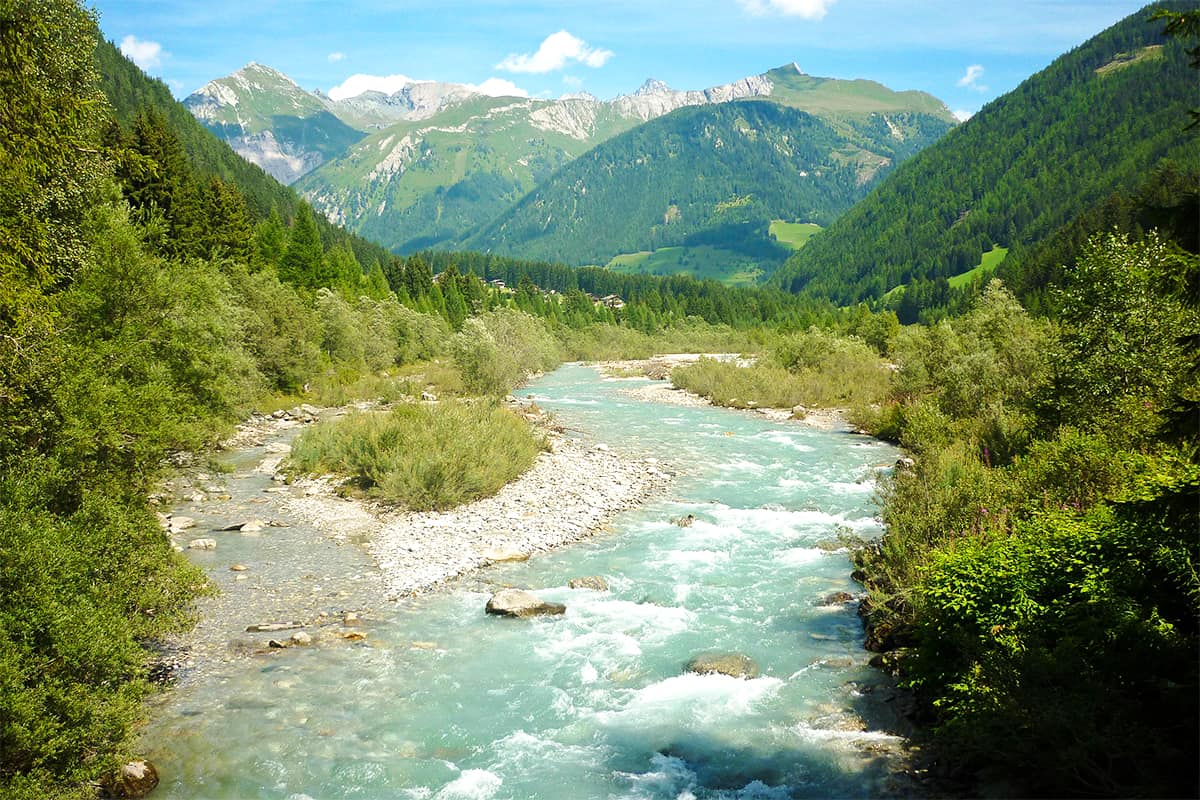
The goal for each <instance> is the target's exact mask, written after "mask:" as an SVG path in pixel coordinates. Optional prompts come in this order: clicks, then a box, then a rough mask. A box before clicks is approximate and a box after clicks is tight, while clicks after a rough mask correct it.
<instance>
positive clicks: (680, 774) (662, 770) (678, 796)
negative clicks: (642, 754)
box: [617, 753, 696, 800]
mask: <svg viewBox="0 0 1200 800" xmlns="http://www.w3.org/2000/svg"><path fill="white" fill-rule="evenodd" d="M617 777H618V778H623V779H625V780H627V781H629V784H630V792H629V794H625V795H622V796H621V798H622V800H659V799H660V798H674V800H696V795H695V794H694V793H693V792H692V790H693V789H695V788H696V773H695V772H692V770H690V769H688V765H687V763H686V762H685V761H684V760H683V759H682V758H676V757H674V756H667V755H663V754H662V753H655V754H654V755H652V756H651V757H650V770H649V771H648V772H641V773H636V772H618V773H617Z"/></svg>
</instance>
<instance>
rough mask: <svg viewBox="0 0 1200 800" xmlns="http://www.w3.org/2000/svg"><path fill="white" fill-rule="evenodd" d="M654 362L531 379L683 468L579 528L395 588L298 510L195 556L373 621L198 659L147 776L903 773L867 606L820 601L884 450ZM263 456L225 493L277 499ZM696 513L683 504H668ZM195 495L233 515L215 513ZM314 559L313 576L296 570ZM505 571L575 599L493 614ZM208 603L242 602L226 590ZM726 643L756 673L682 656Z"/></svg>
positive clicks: (894, 788)
mask: <svg viewBox="0 0 1200 800" xmlns="http://www.w3.org/2000/svg"><path fill="white" fill-rule="evenodd" d="M641 383H644V382H638V381H605V380H601V379H600V377H599V375H598V373H597V372H596V371H595V370H593V369H591V368H588V367H584V366H576V365H569V366H566V367H563V368H561V369H560V370H558V371H556V372H554V373H551V374H549V375H547V376H545V377H543V378H541V379H539V380H538V381H536V382H535V383H533V384H532V385H530V386H529V387H527V388H526V389H525V390H523V391H522V392H520V393H519V394H522V395H525V396H530V397H532V398H534V399H535V401H536V402H537V404H538V405H539V406H541V407H543V408H545V409H548V410H550V411H552V412H554V413H555V414H556V415H557V417H558V419H559V421H560V422H561V423H562V424H564V425H565V426H567V428H568V430H569V431H571V432H574V435H585V436H586V437H588V439H589V440H592V441H595V442H604V443H607V444H608V445H609V446H610V447H611V448H612V449H613V450H615V451H618V452H628V453H630V454H631V455H636V456H639V457H648V456H654V457H657V458H658V459H659V461H660V463H661V465H662V466H663V468H665V469H667V470H669V471H671V472H673V473H678V474H677V477H676V478H675V480H674V481H673V482H672V484H671V485H670V487H669V488H668V490H667V492H666V494H665V495H664V496H662V497H660V498H658V499H656V500H654V501H651V502H650V503H649V504H647V505H645V506H643V507H642V508H640V509H637V510H635V511H631V512H627V513H625V514H623V515H621V516H620V517H618V518H617V520H616V521H615V523H614V524H613V525H612V526H611V531H606V532H604V533H601V534H600V535H598V536H596V537H594V538H592V539H589V540H587V541H584V542H581V543H578V544H575V545H572V546H568V547H565V548H562V549H560V550H558V551H556V552H553V553H551V554H548V555H544V556H541V557H538V558H535V559H533V560H531V561H529V562H526V563H523V564H515V565H503V566H496V567H492V568H490V569H487V570H484V571H483V572H481V573H479V574H478V575H475V576H473V577H471V578H469V579H464V580H462V581H460V582H458V583H456V584H453V585H451V586H449V587H447V588H445V589H442V590H439V591H436V592H432V593H429V594H427V595H424V596H421V597H418V598H413V599H411V600H401V601H400V602H398V603H397V602H387V601H386V600H383V599H382V596H380V597H379V598H378V599H374V598H373V596H372V595H371V592H370V591H369V590H364V589H361V588H357V587H360V585H368V584H370V583H371V581H372V577H371V574H370V571H371V569H372V568H371V566H370V564H369V560H368V559H367V557H366V556H365V554H364V552H363V549H362V547H361V546H358V545H353V544H351V545H345V546H340V547H337V546H333V545H330V544H329V543H328V542H318V543H316V544H314V545H313V546H312V547H305V546H303V544H302V542H301V538H302V537H303V536H304V535H305V531H304V529H303V528H302V526H299V525H297V526H294V527H289V528H279V529H278V530H275V529H269V530H267V531H264V532H263V534H262V535H261V536H258V537H247V536H241V537H237V539H236V540H233V539H229V540H228V543H227V540H225V539H222V543H221V548H220V549H219V550H217V551H214V552H212V553H205V552H200V553H196V554H195V559H196V560H197V561H198V562H200V563H201V564H202V565H203V566H204V567H205V568H206V569H208V570H209V572H210V574H211V575H213V577H214V580H216V581H217V582H218V583H223V584H224V585H225V586H227V587H228V589H229V591H230V592H233V591H235V590H236V589H237V586H235V585H234V584H233V583H232V581H233V580H234V577H233V575H232V574H231V573H229V571H228V566H229V564H230V563H231V560H232V559H236V560H239V561H244V562H246V563H247V564H249V565H250V566H251V568H252V570H251V572H249V573H247V574H253V575H255V580H257V581H264V580H266V581H268V582H270V584H271V586H270V587H267V588H271V590H272V591H275V592H276V593H279V592H282V593H284V594H287V593H288V592H292V593H304V592H308V594H309V595H312V596H314V597H318V596H319V599H318V600H313V601H312V602H313V603H315V604H316V605H321V604H322V603H324V604H326V605H327V606H328V608H329V610H330V613H337V612H338V611H339V608H340V607H339V605H338V604H339V603H341V604H342V606H341V607H348V606H346V603H348V602H352V601H354V602H358V605H357V606H354V607H356V608H359V609H361V612H360V613H361V615H362V616H363V618H364V621H365V622H366V625H365V626H364V628H363V630H364V632H366V633H367V638H366V639H364V640H362V641H357V642H343V641H341V640H339V642H340V643H339V644H338V645H337V646H323V645H322V644H321V643H318V646H316V647H294V648H289V649H287V650H285V651H281V652H277V653H275V654H266V655H259V656H246V657H242V658H239V659H233V660H226V661H225V662H223V663H221V664H219V665H210V666H207V667H206V666H205V665H203V664H201V665H200V666H198V667H196V668H195V669H194V670H192V671H191V673H190V674H187V675H185V676H184V679H183V680H182V681H181V682H180V685H179V686H177V687H176V688H175V689H173V690H172V691H170V692H168V693H167V694H166V696H165V698H164V699H163V701H162V702H161V703H160V704H159V706H158V707H156V708H155V709H154V719H153V720H152V722H151V723H150V724H149V725H148V728H147V730H146V733H145V737H144V740H143V741H144V747H143V751H144V752H146V753H147V755H148V756H149V757H150V758H151V759H152V760H153V761H154V762H155V763H156V765H157V766H158V768H159V771H160V774H161V775H162V778H163V783H162V785H160V787H159V788H158V789H157V790H156V792H155V794H154V797H156V798H159V800H165V799H166V798H180V799H182V798H188V799H189V800H190V799H193V798H214V799H216V798H279V799H280V800H307V799H309V798H311V799H312V800H325V799H326V798H428V799H429V800H458V799H460V798H462V799H469V800H488V799H489V798H498V799H499V798H513V799H514V800H524V799H526V798H528V799H530V800H532V799H533V798H549V799H554V800H556V799H558V798H564V799H565V798H580V799H581V800H586V799H587V798H605V799H608V798H631V799H632V798H636V799H638V800H641V799H645V800H651V799H652V798H653V799H657V798H670V799H671V800H702V799H707V798H745V799H746V800H750V799H751V798H810V797H811V798H837V797H867V796H885V795H891V794H896V793H898V792H899V793H904V789H903V787H902V786H901V785H900V784H899V783H897V781H896V780H895V779H894V776H893V771H894V770H895V769H896V768H897V766H896V765H897V763H898V762H897V756H896V754H897V752H898V750H899V749H900V748H899V744H900V740H899V739H898V738H897V737H896V736H893V735H892V734H890V733H887V732H885V731H884V730H882V729H880V728H879V727H878V725H879V724H880V723H879V722H878V720H880V719H883V717H882V716H881V714H882V711H884V710H886V705H887V704H886V703H883V702H881V697H880V696H881V695H883V694H886V692H885V691H884V690H882V689H880V690H879V691H872V689H873V688H874V687H875V686H876V685H878V684H880V683H881V678H880V676H879V675H878V673H876V672H875V671H874V670H872V669H870V668H869V667H867V666H866V661H867V656H868V654H867V653H866V652H864V651H863V650H862V628H861V624H860V622H859V620H858V618H857V616H856V614H855V611H854V607H853V604H838V605H833V606H826V605H822V603H821V600H822V599H823V598H825V597H826V596H828V595H829V594H830V593H832V592H836V591H848V592H855V591H858V590H859V587H858V586H857V585H856V584H854V583H853V582H852V581H851V580H850V578H849V572H850V564H849V561H848V557H847V553H846V551H845V550H839V549H835V548H834V547H832V546H831V544H830V542H834V541H836V539H837V536H838V534H839V532H847V531H850V532H853V533H854V534H857V535H860V536H867V537H870V536H877V535H879V533H880V527H879V524H878V522H877V521H876V519H875V516H874V515H875V513H876V508H875V507H874V505H873V489H874V482H875V480H876V478H877V477H878V475H879V474H880V472H881V471H882V470H884V469H887V468H888V467H889V466H890V465H891V464H892V463H893V462H894V461H895V459H896V453H895V451H894V450H893V449H892V448H891V447H889V446H887V445H885V444H883V443H881V442H878V441H875V440H872V439H870V438H867V437H864V436H858V435H854V434H851V433H847V432H828V431H821V430H816V429H812V428H808V427H805V426H803V425H799V424H796V423H780V422H773V421H771V420H769V419H767V418H766V417H764V416H762V415H758V414H753V413H748V412H735V411H730V410H726V409H718V408H708V407H702V408H690V407H677V406H668V405H663V404H658V403H650V402H644V401H640V400H637V399H634V398H631V397H627V396H625V395H623V394H621V393H620V390H621V389H622V388H626V387H631V386H638V385H641ZM260 456H261V451H257V452H250V453H248V454H246V453H243V454H241V455H240V456H239V457H238V458H239V459H240V460H238V459H235V461H234V463H233V464H232V467H233V470H234V471H233V472H232V473H230V474H229V475H228V476H225V477H223V478H221V480H223V481H224V484H223V487H224V488H225V491H226V492H227V493H228V497H227V498H226V499H227V500H228V502H229V503H232V504H233V506H234V507H236V506H237V505H238V503H242V504H243V505H245V504H246V503H260V504H261V503H263V502H264V500H262V499H261V498H262V497H263V496H264V495H263V491H264V487H268V488H269V487H270V479H269V476H264V475H255V474H252V472H253V471H252V470H251V469H248V468H247V467H248V466H253V464H254V463H256V461H257V459H258V458H259V457H260ZM255 495H257V498H255V497H254V496H255ZM247 507H248V506H247ZM188 513H196V512H194V511H193V512H188ZM689 513H690V514H694V515H695V517H696V521H695V523H694V524H693V525H692V526H690V527H686V528H683V527H679V526H676V525H674V524H672V522H671V519H672V518H677V517H680V516H682V515H686V514H689ZM206 515H208V516H206ZM198 516H199V517H200V523H201V524H202V525H204V524H207V523H209V522H218V521H220V519H219V516H218V511H217V510H212V509H200V510H199V514H198ZM310 533H311V532H310ZM204 535H209V534H204ZM217 535H219V534H217ZM281 537H292V538H291V539H283V538H281ZM297 537H301V538H297ZM285 541H286V542H287V544H286V545H285V546H284V545H281V544H280V543H281V542H285ZM231 548H232V549H231ZM255 570H257V572H255ZM271 570H275V571H276V572H275V573H274V574H275V575H276V577H274V578H273V577H271V575H272V573H271ZM300 573H304V574H303V575H302V576H301V577H304V578H307V579H308V580H307V582H306V581H304V580H299V579H297V580H295V581H292V582H290V583H289V580H288V578H287V577H286V576H295V575H299V574H300ZM264 574H265V575H266V576H267V577H266V578H265V579H264V578H263V575H264ZM582 575H602V576H605V578H606V579H607V580H608V582H609V584H610V586H611V591H610V592H608V593H600V592H594V591H590V590H570V589H568V588H567V586H566V584H567V581H568V580H569V579H570V578H571V577H575V576H582ZM314 581H317V582H319V583H320V584H321V585H320V586H317V587H315V588H314V586H313V585H312V584H313V582H314ZM351 584H353V585H354V587H356V588H354V591H353V592H349V593H347V592H340V593H338V592H331V591H327V590H329V589H330V588H332V587H338V586H350V585H351ZM497 584H506V585H507V584H511V585H518V586H524V587H528V588H530V589H532V590H534V591H535V592H536V593H537V594H539V595H540V596H542V597H544V598H547V599H551V600H555V601H559V602H563V603H566V604H567V608H568V610H567V613H566V615H565V616H564V617H556V618H554V617H552V618H541V619H534V620H508V619H498V618H495V617H488V616H486V615H485V614H484V611H483V607H484V604H485V602H486V601H487V598H488V592H489V586H493V585H497ZM317 590H319V591H317ZM264 591H265V589H264ZM348 597H349V599H348ZM364 598H365V599H364ZM372 603H376V604H377V607H373V608H372V607H370V605H371V604H372ZM364 604H365V605H364ZM315 607H316V606H314V608H315ZM213 609H217V610H216V611H213V610H212V609H210V611H209V612H208V613H224V614H232V612H231V611H230V610H229V609H228V604H226V605H225V606H221V605H220V603H217V605H215V606H213ZM220 609H225V610H224V611H221V610H220ZM259 611H260V613H259V616H263V615H264V614H266V613H267V610H266V609H265V608H264V609H260V610H259ZM242 613H243V614H245V613H250V614H251V615H252V616H253V615H254V612H253V611H249V612H248V611H245V610H242ZM247 621H260V620H258V619H247V618H246V617H245V616H242V617H237V618H236V619H230V620H229V621H228V625H229V630H230V631H235V630H236V631H240V630H242V629H243V628H244V624H245V623H246V622H247ZM202 627H203V626H202ZM284 635H286V634H284ZM322 641H323V640H322ZM714 650H717V651H733V652H739V653H745V654H746V655H749V656H750V657H751V658H753V659H754V660H755V661H756V662H757V663H758V665H759V667H760V669H761V677H758V678H756V679H753V680H741V679H735V678H731V677H726V676H723V675H703V676H701V675H694V674H685V673H684V671H683V666H684V664H685V663H686V662H687V660H688V659H689V658H690V657H691V656H693V655H695V654H697V653H700V652H706V651H714Z"/></svg>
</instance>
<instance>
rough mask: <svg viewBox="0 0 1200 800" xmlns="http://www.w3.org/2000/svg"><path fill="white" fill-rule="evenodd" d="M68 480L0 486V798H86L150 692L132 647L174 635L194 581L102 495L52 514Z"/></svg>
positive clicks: (46, 473) (144, 517)
mask: <svg viewBox="0 0 1200 800" xmlns="http://www.w3.org/2000/svg"><path fill="white" fill-rule="evenodd" d="M75 480H77V476H76V475H75V474H74V473H73V471H65V470H63V469H61V468H60V467H59V466H58V465H56V464H54V463H53V462H52V461H48V460H45V459H31V460H28V461H26V462H24V463H22V464H20V465H19V468H17V469H14V470H12V471H11V472H9V473H6V474H5V475H2V476H0V720H2V721H3V724H2V725H0V796H3V797H12V798H29V799H30V800H33V798H45V797H49V796H62V797H68V796H80V797H83V796H88V794H90V795H91V796H93V797H94V791H89V789H88V788H87V787H86V782H88V781H95V780H98V779H100V778H102V777H104V776H105V775H106V774H107V773H108V772H109V771H110V770H111V769H112V768H114V767H115V765H116V764H117V763H118V759H119V757H120V756H121V755H122V754H127V753H128V750H129V748H130V747H131V746H132V739H131V735H132V730H133V724H134V722H135V721H136V720H138V719H140V717H141V713H142V709H141V700H142V698H143V697H145V696H146V694H147V693H148V691H149V690H150V685H149V683H148V682H147V681H146V668H145V662H146V651H145V650H144V649H143V647H142V642H143V641H145V640H147V639H149V638H152V637H154V636H157V635H160V634H162V633H165V632H168V631H175V630H180V629H181V628H183V627H184V626H185V625H187V624H188V623H189V622H190V620H191V616H190V612H191V606H190V602H191V599H192V597H193V595H194V592H195V591H196V589H197V588H198V587H199V586H201V585H203V583H204V578H203V575H202V574H201V573H200V572H199V570H197V569H196V568H195V567H192V566H191V565H190V564H188V562H187V561H186V560H185V559H184V558H183V557H182V556H179V555H177V554H176V553H175V552H174V551H173V550H172V548H171V544H170V541H169V540H168V539H167V537H166V536H164V535H163V532H162V531H161V530H160V529H159V526H158V524H157V522H156V521H155V520H154V518H153V517H152V516H151V515H150V514H149V513H148V512H147V511H146V510H145V506H144V505H142V504H141V503H140V501H139V499H138V498H137V497H136V496H129V495H125V494H121V493H119V492H118V488H117V487H115V486H109V487H107V488H106V489H105V490H104V491H103V492H94V491H87V492H85V493H84V495H83V498H82V500H81V502H80V504H79V506H78V508H77V509H75V510H74V511H73V512H71V513H69V514H59V513H55V511H54V510H52V508H51V504H53V503H55V502H57V499H58V498H60V497H62V496H63V495H64V494H70V493H72V492H64V490H63V488H62V487H61V486H60V485H59V484H61V483H64V482H67V483H69V482H73V481H75ZM52 787H54V788H52ZM73 787H78V788H73Z"/></svg>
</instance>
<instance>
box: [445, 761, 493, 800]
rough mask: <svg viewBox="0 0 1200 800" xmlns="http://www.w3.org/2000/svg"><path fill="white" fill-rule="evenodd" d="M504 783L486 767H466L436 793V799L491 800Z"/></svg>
mask: <svg viewBox="0 0 1200 800" xmlns="http://www.w3.org/2000/svg"><path fill="white" fill-rule="evenodd" d="M502 783H504V781H502V780H501V779H500V776H499V775H497V774H496V773H494V772H489V771H487V770H486V769H465V770H463V771H462V774H461V775H459V776H458V777H457V778H455V779H454V780H452V781H450V782H449V783H447V784H446V785H445V786H443V787H442V788H441V790H440V791H439V792H438V793H437V794H436V795H434V800H491V798H493V797H495V796H496V792H497V791H499V789H500V784H502Z"/></svg>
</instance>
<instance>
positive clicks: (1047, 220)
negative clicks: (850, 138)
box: [777, 10, 1200, 322]
mask: <svg viewBox="0 0 1200 800" xmlns="http://www.w3.org/2000/svg"><path fill="white" fill-rule="evenodd" d="M1148 16H1149V15H1148V14H1147V12H1146V11H1145V10H1143V11H1139V12H1137V13H1136V14H1134V15H1132V16H1130V17H1129V18H1127V19H1125V20H1124V21H1122V22H1120V23H1118V24H1117V25H1115V26H1113V27H1112V28H1110V29H1108V30H1107V31H1104V32H1103V33H1101V34H1099V35H1098V36H1096V37H1094V38H1093V39H1091V40H1089V41H1088V42H1086V43H1084V44H1083V45H1081V46H1080V47H1078V48H1076V49H1074V50H1072V51H1071V52H1069V53H1067V54H1066V55H1063V56H1061V57H1060V58H1058V59H1057V60H1055V62H1054V63H1052V64H1051V65H1050V66H1049V67H1047V68H1046V69H1044V70H1043V71H1041V72H1039V73H1038V74H1036V75H1034V76H1033V77H1031V78H1029V79H1028V80H1026V81H1025V82H1024V83H1022V84H1021V85H1020V86H1019V87H1017V88H1016V89H1015V90H1014V91H1012V92H1009V93H1008V94H1006V95H1004V96H1002V97H1000V98H998V99H996V100H994V101H992V102H991V103H989V104H987V105H986V106H984V108H983V109H982V110H981V111H980V112H979V113H978V114H976V115H975V116H974V117H972V118H971V119H970V120H968V121H967V122H965V123H964V124H963V125H962V126H961V127H959V128H958V129H956V130H955V131H953V132H951V133H950V134H948V135H947V136H946V137H944V138H943V139H941V140H940V141H939V142H937V143H936V144H935V145H933V146H931V147H929V148H928V149H926V150H923V151H922V152H921V153H919V154H918V155H917V156H915V157H914V158H913V159H912V160H911V161H909V162H907V163H905V164H903V165H901V166H900V167H899V168H898V169H897V170H896V171H895V172H894V173H893V174H892V175H890V176H889V177H888V179H887V180H885V181H884V183H883V184H881V185H880V187H879V188H878V190H877V191H875V192H873V193H872V195H871V196H870V197H868V198H867V199H866V200H865V201H863V202H862V203H860V204H858V205H856V206H855V207H854V208H853V209H852V210H851V211H849V212H847V213H846V214H845V215H844V216H842V217H841V218H839V219H838V220H837V221H836V222H835V223H834V224H833V225H832V226H831V227H830V228H829V229H828V230H826V231H824V232H822V233H821V234H818V235H817V236H814V237H813V238H812V240H811V241H809V242H808V244H807V245H805V247H804V249H802V250H800V251H798V252H797V253H796V255H794V256H793V257H792V258H791V259H790V260H789V262H788V263H787V264H786V265H784V267H783V268H781V269H780V271H779V272H778V273H777V280H778V282H779V285H781V286H784V287H786V288H790V289H791V290H792V291H797V292H799V291H803V292H806V293H810V294H813V295H817V296H822V297H829V298H832V299H834V300H835V301H836V302H838V303H842V304H845V303H851V302H857V301H859V300H863V299H868V298H875V299H878V298H881V297H882V296H883V295H884V294H885V293H886V292H887V291H888V290H889V289H892V288H893V287H896V286H900V285H903V284H909V285H910V289H911V288H912V287H913V286H915V285H916V284H918V283H922V282H934V281H937V280H939V279H942V278H948V277H950V276H953V275H958V274H961V273H963V272H965V271H966V270H969V269H971V268H972V267H974V266H975V265H976V264H979V263H980V260H981V257H982V255H983V254H984V253H985V252H986V251H988V250H990V249H991V248H992V247H993V245H1000V246H1002V247H1009V248H1016V247H1018V246H1028V245H1030V244H1031V243H1034V242H1038V241H1040V240H1042V239H1045V238H1048V237H1050V236H1051V235H1052V234H1053V233H1054V232H1055V231H1056V230H1057V229H1059V228H1060V227H1061V226H1063V225H1064V224H1066V223H1067V222H1068V221H1069V220H1071V219H1072V218H1073V217H1075V216H1076V215H1078V214H1080V213H1081V212H1083V211H1084V210H1085V209H1088V208H1089V207H1091V206H1093V205H1094V204H1096V203H1098V202H1099V201H1101V200H1102V199H1103V198H1104V197H1106V196H1107V195H1109V194H1110V193H1112V192H1113V191H1116V190H1128V189H1129V188H1130V187H1133V186H1135V185H1136V184H1138V183H1139V182H1140V181H1141V180H1142V179H1143V178H1144V176H1145V175H1147V174H1148V173H1150V172H1151V171H1152V170H1153V169H1154V168H1155V167H1156V166H1157V165H1159V164H1160V163H1163V162H1164V160H1168V159H1173V160H1174V161H1176V162H1177V163H1178V164H1179V165H1180V167H1181V168H1183V169H1185V170H1187V169H1195V168H1196V167H1197V166H1200V140H1198V139H1196V137H1194V136H1191V135H1189V134H1186V133H1184V132H1183V130H1182V129H1183V127H1184V126H1183V124H1182V122H1183V121H1185V120H1186V118H1187V109H1189V108H1190V107H1191V106H1192V105H1193V104H1194V101H1195V85H1196V77H1195V72H1194V71H1193V70H1191V69H1189V67H1188V63H1187V60H1188V59H1187V54H1186V53H1185V51H1184V46H1183V45H1182V44H1180V43H1177V42H1171V41H1168V40H1166V39H1164V37H1163V34H1162V25H1161V23H1159V22H1152V21H1150V20H1148V19H1147V17H1148ZM1148 45H1162V46H1163V49H1162V54H1163V57H1162V58H1155V59H1143V60H1141V61H1138V62H1137V63H1134V64H1131V65H1129V66H1126V67H1125V68H1123V69H1120V70H1116V71H1112V72H1109V73H1107V74H1105V73H1101V72H1097V70H1099V69H1100V68H1102V67H1104V66H1105V65H1106V64H1109V63H1110V62H1112V61H1113V60H1114V59H1116V58H1118V57H1119V55H1120V54H1122V53H1128V52H1132V51H1135V50H1138V49H1140V48H1142V47H1145V46H1148ZM1193 216H1194V215H1193ZM906 294H908V292H906ZM909 299H910V300H919V302H917V303H916V304H915V307H914V308H913V309H912V310H911V311H910V312H908V313H901V314H900V317H901V320H902V321H904V322H913V321H915V320H916V319H917V312H919V311H920V310H921V309H922V308H931V307H934V306H939V305H942V306H944V305H946V304H947V303H948V302H949V300H950V298H949V296H948V295H946V294H939V293H936V292H933V293H931V292H923V291H919V292H916V293H914V294H913V295H912V296H911V297H909ZM898 310H899V309H898Z"/></svg>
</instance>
